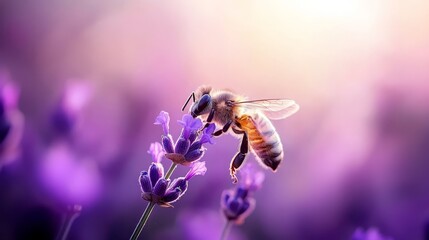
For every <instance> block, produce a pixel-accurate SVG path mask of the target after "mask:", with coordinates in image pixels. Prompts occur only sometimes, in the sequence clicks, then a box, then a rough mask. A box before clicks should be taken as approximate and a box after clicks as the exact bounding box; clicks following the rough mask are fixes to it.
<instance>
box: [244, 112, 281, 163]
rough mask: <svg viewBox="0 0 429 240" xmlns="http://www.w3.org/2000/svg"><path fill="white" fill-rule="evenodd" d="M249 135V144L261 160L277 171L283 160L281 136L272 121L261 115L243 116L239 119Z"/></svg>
mask: <svg viewBox="0 0 429 240" xmlns="http://www.w3.org/2000/svg"><path fill="white" fill-rule="evenodd" d="M238 122H239V123H240V125H241V128H242V129H243V130H244V131H245V132H246V133H247V137H248V139H249V144H250V146H251V147H252V150H253V152H254V153H255V155H256V156H257V157H258V158H259V160H260V161H261V162H262V163H263V164H264V165H266V166H268V167H270V168H271V169H272V170H273V171H275V170H276V169H277V167H278V165H279V164H280V162H281V161H282V159H283V146H282V143H281V141H280V136H279V135H278V133H277V132H276V129H275V128H274V126H273V124H272V123H271V121H270V120H269V119H268V118H267V117H266V116H265V115H263V114H261V113H255V114H253V116H249V115H243V116H241V117H240V118H239V119H238Z"/></svg>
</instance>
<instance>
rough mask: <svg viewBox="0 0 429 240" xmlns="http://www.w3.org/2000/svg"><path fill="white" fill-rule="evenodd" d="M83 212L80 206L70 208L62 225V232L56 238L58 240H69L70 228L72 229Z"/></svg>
mask: <svg viewBox="0 0 429 240" xmlns="http://www.w3.org/2000/svg"><path fill="white" fill-rule="evenodd" d="M81 210H82V206H80V205H73V206H69V207H68V209H67V213H66V215H65V218H64V221H63V223H62V224H61V228H60V231H59V232H58V235H57V238H56V239H57V240H66V239H67V236H68V234H69V231H70V228H71V226H72V224H73V222H74V220H75V219H76V218H77V217H78V216H79V214H80V211H81Z"/></svg>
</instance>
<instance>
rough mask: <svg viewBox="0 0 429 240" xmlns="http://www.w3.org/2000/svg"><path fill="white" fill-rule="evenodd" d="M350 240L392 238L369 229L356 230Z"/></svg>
mask: <svg viewBox="0 0 429 240" xmlns="http://www.w3.org/2000/svg"><path fill="white" fill-rule="evenodd" d="M351 240H393V238H390V237H386V236H383V235H382V234H381V233H380V231H378V229H377V228H369V229H368V230H367V231H365V230H364V229H362V228H358V229H356V231H355V232H354V233H353V236H352V238H351Z"/></svg>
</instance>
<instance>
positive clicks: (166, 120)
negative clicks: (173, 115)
mask: <svg viewBox="0 0 429 240" xmlns="http://www.w3.org/2000/svg"><path fill="white" fill-rule="evenodd" d="M154 124H155V125H161V126H162V130H163V131H164V135H165V136H167V135H168V134H169V131H170V129H169V128H170V116H169V115H168V112H165V111H161V112H160V113H159V115H158V116H157V117H156V119H155V123H154Z"/></svg>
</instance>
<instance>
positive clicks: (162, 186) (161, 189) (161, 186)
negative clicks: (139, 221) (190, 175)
mask: <svg viewBox="0 0 429 240" xmlns="http://www.w3.org/2000/svg"><path fill="white" fill-rule="evenodd" d="M168 182H169V180H166V179H164V178H160V179H159V180H158V182H156V184H155V187H154V188H153V194H155V195H157V196H159V197H162V196H164V194H165V191H166V190H167V186H168Z"/></svg>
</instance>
